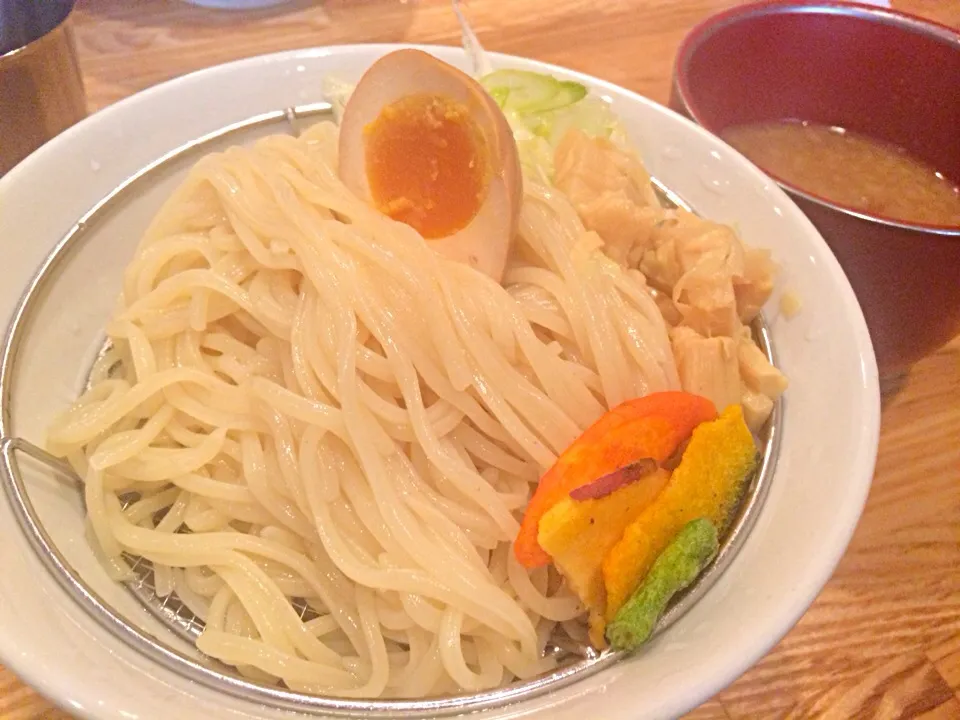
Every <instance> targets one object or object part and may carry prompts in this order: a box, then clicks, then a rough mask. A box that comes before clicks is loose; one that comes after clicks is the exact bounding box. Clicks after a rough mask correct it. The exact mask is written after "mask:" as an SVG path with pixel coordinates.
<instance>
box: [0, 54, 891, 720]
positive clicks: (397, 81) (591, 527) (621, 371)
mask: <svg viewBox="0 0 960 720" xmlns="http://www.w3.org/2000/svg"><path fill="white" fill-rule="evenodd" d="M468 50H469V52H464V51H463V50H460V49H455V48H442V47H423V48H409V47H406V48H400V47H395V46H351V47H340V48H323V49H317V50H304V51H295V52H290V53H282V54H278V55H271V56H266V57H263V58H255V59H251V60H248V61H241V62H238V63H232V64H230V65H225V66H221V67H217V68H212V69H210V70H207V71H203V72H201V73H197V74H194V75H190V76H186V77H184V78H180V79H178V80H175V81H172V82H169V83H166V84H164V85H161V86H158V87H156V88H154V89H151V90H149V91H147V92H145V93H141V94H139V95H137V96H135V97H133V98H130V99H128V100H126V101H124V102H121V103H118V104H117V105H116V106H114V107H112V108H110V109H108V110H106V111H104V112H101V113H99V114H98V115H96V116H93V117H92V118H90V119H89V120H87V121H85V122H83V123H81V124H79V125H78V126H77V127H76V128H74V129H73V130H71V131H68V132H67V133H65V134H64V135H63V136H62V137H60V138H58V139H57V140H56V141H54V142H52V143H50V144H49V145H47V146H46V147H44V148H43V149H41V150H40V151H38V152H37V153H36V154H34V155H33V156H32V157H30V158H28V160H27V161H25V162H24V163H23V164H22V165H21V166H19V167H18V168H16V169H15V170H14V171H12V172H11V173H10V174H9V175H8V176H6V177H5V178H4V179H3V180H2V182H0V202H2V207H3V213H2V214H0V232H2V234H3V236H4V237H5V238H8V241H7V243H6V244H5V245H4V248H3V249H2V252H3V254H4V263H3V266H4V268H5V270H4V272H5V273H6V282H5V283H4V288H3V298H2V303H3V312H4V316H5V318H6V321H7V325H8V331H7V335H6V342H5V346H4V355H3V364H2V368H0V385H2V388H0V392H2V398H3V409H2V428H0V431H2V440H0V450H2V454H3V468H2V470H3V478H2V481H3V484H4V493H3V494H2V496H0V497H2V501H0V516H2V522H3V527H5V528H6V535H5V541H6V542H5V543H4V545H3V548H2V550H0V552H2V556H3V559H2V565H3V567H4V570H5V572H4V574H3V577H2V578H0V659H2V661H3V662H4V663H5V664H8V665H9V666H10V667H11V668H13V669H14V670H15V671H16V672H18V673H20V674H21V675H22V676H23V678H24V679H25V680H26V681H28V682H30V683H31V684H33V685H34V686H36V687H37V688H38V689H39V690H40V691H41V692H44V693H45V694H47V695H48V696H50V697H51V698H53V699H54V700H56V701H57V702H58V703H60V704H61V705H63V706H64V707H67V708H72V710H73V711H75V712H77V713H79V714H81V715H84V716H89V717H97V718H121V717H130V715H131V713H133V714H135V715H138V716H143V717H170V716H174V715H175V716H177V717H184V718H194V717H196V718H199V717H235V718H236V717H261V718H262V717H291V714H293V715H296V716H300V715H302V716H305V717H306V716H313V717H367V718H370V717H383V718H386V717H391V718H392V717H439V716H449V715H455V714H460V713H465V712H472V713H475V714H476V715H477V716H478V717H490V718H507V717H520V716H528V715H530V714H531V713H533V714H538V713H539V714H542V715H543V716H544V717H552V718H565V717H571V718H572V717H575V716H584V715H585V716H587V717H598V716H604V717H610V718H616V717H668V716H675V715H677V714H680V713H682V712H684V711H685V710H687V709H689V708H691V707H693V706H695V705H696V704H698V703H699V702H701V701H702V700H704V699H706V698H707V697H709V696H710V695H711V694H712V693H714V692H716V691H717V690H718V689H719V688H721V687H722V686H724V685H725V684H727V683H729V682H731V681H732V680H733V679H734V678H735V677H736V676H737V675H738V674H739V673H741V672H742V671H743V670H745V669H746V668H747V667H748V666H749V665H750V664H751V663H752V662H754V661H755V660H756V659H757V658H758V657H759V656H760V655H761V654H762V653H763V652H765V651H766V650H767V649H769V648H770V647H771V646H772V645H773V644H774V643H775V642H776V641H777V640H778V639H779V638H780V637H781V636H782V635H783V634H784V633H786V632H787V630H788V629H789V628H790V627H791V625H792V624H793V623H794V622H795V621H796V619H797V618H798V617H799V616H800V615H801V614H802V612H803V611H804V610H805V609H806V607H807V606H808V605H809V604H810V603H811V602H812V601H813V598H814V597H815V596H816V594H817V593H818V592H819V590H820V588H821V587H822V586H823V584H824V583H825V582H826V580H827V578H828V577H829V575H830V573H831V572H832V570H833V567H834V566H835V564H836V562H837V561H838V559H839V557H840V555H841V554H842V552H843V550H844V548H845V546H846V543H847V541H848V539H849V537H850V535H851V533H852V531H853V528H854V526H855V524H856V521H857V518H858V517H859V513H860V511H861V509H862V506H863V502H864V499H865V497H866V492H867V489H868V487H869V482H870V478H871V476H872V469H873V462H874V459H875V453H876V442H877V432H878V422H879V400H878V391H877V378H876V365H875V361H874V357H873V353H872V349H871V346H870V341H869V336H868V334H867V331H866V328H865V326H864V322H863V318H862V315H861V313H860V310H859V307H858V306H857V303H856V300H855V299H854V296H853V294H852V291H851V290H850V287H849V285H848V284H847V282H846V280H845V278H844V276H843V273H842V272H841V271H840V269H839V267H838V265H837V263H836V261H835V259H834V257H833V256H832V255H831V253H830V252H829V250H828V249H827V248H826V246H825V245H824V243H823V241H822V239H821V238H820V237H819V235H818V234H817V233H816V231H815V230H814V229H813V227H812V226H811V225H810V223H809V222H808V221H807V220H806V219H805V218H804V217H803V215H802V214H801V213H800V212H799V211H798V210H797V208H796V207H795V206H794V205H793V204H792V203H791V201H790V200H789V199H788V198H787V197H786V196H785V195H784V194H783V192H782V191H781V190H780V189H778V187H777V186H776V184H775V183H773V182H771V181H770V180H769V179H767V178H766V177H764V176H763V175H762V174H761V173H759V171H757V170H756V169H755V168H754V167H753V166H752V165H750V164H749V163H748V162H747V161H745V160H743V159H742V158H741V157H740V156H739V155H737V154H736V153H735V152H734V151H732V150H730V149H729V148H728V147H726V146H725V145H723V144H722V143H721V142H720V141H719V140H717V139H716V138H714V137H712V136H711V135H709V134H708V133H706V132H704V131H702V130H700V129H698V128H697V127H696V126H695V125H693V124H692V123H689V122H688V121H686V120H684V119H682V118H680V117H679V116H677V115H675V114H673V113H671V112H670V111H669V110H666V109H664V108H662V107H659V106H657V105H656V104H654V103H652V102H650V101H647V100H645V99H643V98H641V97H639V96H637V95H635V94H633V93H630V92H629V91H626V90H623V89H621V88H618V87H615V86H612V85H610V84H608V83H604V82H603V81H600V80H597V79H594V78H589V77H585V76H582V75H578V74H576V73H572V72H570V71H566V70H563V69H561V68H556V67H551V66H546V65H543V64H540V63H535V62H532V61H527V60H522V59H519V58H511V57H505V56H496V55H486V54H484V53H483V52H482V51H481V50H479V48H476V47H469V48H468ZM251 87H255V88H260V89H259V90H258V91H257V92H256V93H251V92H250V91H249V88H251ZM201 99H202V100H201ZM41 188H42V190H41ZM52 197H53V198H56V199H57V201H56V203H54V204H53V205H51V203H50V198H52ZM784 297H787V298H788V299H789V301H788V302H786V303H785V304H784V303H783V302H782V299H783V298H784ZM797 297H799V298H801V299H802V310H801V311H800V312H799V313H796V312H793V311H795V310H796V305H797V301H796V298H797ZM783 307H789V309H790V310H791V312H785V311H784V310H783V309H782V308H783ZM788 315H790V316H791V317H788ZM538 716H539V715H538Z"/></svg>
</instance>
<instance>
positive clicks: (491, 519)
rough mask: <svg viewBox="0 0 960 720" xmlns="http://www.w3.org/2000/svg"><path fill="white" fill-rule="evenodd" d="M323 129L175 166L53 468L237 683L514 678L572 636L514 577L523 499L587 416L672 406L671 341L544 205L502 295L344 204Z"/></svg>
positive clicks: (53, 436)
mask: <svg viewBox="0 0 960 720" xmlns="http://www.w3.org/2000/svg"><path fill="white" fill-rule="evenodd" d="M336 132H337V131H336V128H335V127H334V126H332V125H329V124H320V125H317V126H315V127H313V128H311V129H310V130H308V131H307V132H305V133H303V135H302V136H301V137H300V138H298V139H295V138H291V137H286V136H283V137H270V138H266V139H264V140H261V141H259V142H258V143H257V144H256V145H254V146H253V147H248V148H233V149H230V150H228V151H226V152H224V153H221V154H217V155H212V156H209V157H207V158H204V159H203V160H201V161H200V162H199V163H197V165H196V166H195V168H194V169H193V171H192V172H191V174H190V175H189V177H188V178H187V179H186V180H185V181H184V183H183V184H182V185H181V187H180V188H179V189H178V190H177V191H176V192H175V193H174V194H173V195H172V196H171V197H170V199H169V200H168V201H167V203H166V204H165V206H164V207H163V209H162V210H161V212H160V213H159V214H158V215H157V217H156V218H155V220H154V222H153V223H152V224H151V226H150V228H149V229H148V230H147V232H146V234H145V236H144V237H143V239H142V241H141V243H140V245H139V247H138V249H137V253H136V255H135V257H134V258H133V260H132V261H131V262H130V264H129V266H128V267H127V270H126V271H125V274H124V282H123V292H122V296H121V298H120V301H119V303H118V306H117V310H116V312H115V314H114V317H113V318H112V319H111V321H110V322H109V323H108V325H107V331H108V335H109V336H110V338H111V340H112V341H113V345H114V347H113V349H112V350H111V351H110V353H108V354H107V355H106V356H105V357H104V358H102V359H101V361H100V362H99V363H98V365H97V367H96V368H95V370H94V373H93V374H92V376H91V377H92V381H93V385H92V387H91V389H90V390H89V391H88V392H86V393H85V394H84V395H83V396H82V397H81V398H80V399H79V400H78V401H77V402H76V403H75V404H74V405H73V406H72V407H71V408H70V409H68V410H67V411H66V412H65V413H63V414H62V415H61V416H60V417H58V418H57V419H56V420H55V421H54V423H53V424H52V426H51V428H50V433H49V443H48V445H49V447H50V449H51V450H52V451H53V452H56V453H58V454H60V455H62V456H65V457H68V458H69V459H70V461H71V462H72V463H73V464H74V466H75V467H76V469H77V470H78V472H81V473H82V474H83V476H84V478H85V482H86V486H85V499H86V504H87V512H88V521H89V525H90V528H91V530H92V532H91V535H92V537H93V538H94V539H95V543H96V545H97V552H98V554H100V555H102V556H103V558H104V562H105V563H106V564H107V565H108V566H109V567H110V569H111V572H112V573H113V574H114V575H115V576H122V575H123V573H125V572H127V571H126V569H125V565H124V563H123V560H122V555H123V553H129V554H131V555H135V556H141V557H143V558H145V559H146V560H149V561H151V562H152V563H153V565H154V567H155V569H156V572H157V579H158V591H159V592H161V593H171V592H173V593H176V594H177V595H178V596H179V598H180V600H181V601H182V602H184V603H185V604H186V605H187V606H188V607H189V608H190V609H191V610H192V611H193V612H194V613H196V614H197V615H198V616H199V617H200V618H201V619H203V620H205V622H206V629H205V631H204V632H203V634H202V635H201V637H200V640H199V641H198V643H197V644H198V647H199V648H200V649H201V650H202V651H203V652H205V653H207V654H208V655H210V656H212V657H214V658H217V659H219V660H221V661H223V662H226V663H229V664H232V665H234V666H236V667H237V668H238V669H239V671H240V672H241V673H243V674H244V675H245V676H247V677H251V678H254V679H258V680H268V681H274V682H283V683H284V684H286V685H287V686H288V687H290V688H294V689H297V690H302V691H305V692H317V693H324V694H331V695H340V696H344V697H375V696H380V695H384V694H386V695H392V696H399V697H422V696H424V695H427V694H431V693H436V692H442V691H453V690H457V689H459V690H480V689H484V688H490V687H494V686H497V685H499V684H501V683H502V682H505V681H507V680H509V679H512V678H516V677H531V676H533V675H535V674H537V673H539V672H543V671H544V670H546V669H548V668H550V667H551V666H552V661H551V660H550V659H547V658H544V657H543V656H542V655H541V651H542V648H543V644H544V642H545V641H546V637H547V635H548V634H549V633H550V631H551V630H552V628H553V627H554V626H555V625H556V624H558V623H564V624H567V625H569V624H570V623H571V622H573V621H574V620H575V619H576V618H578V617H580V615H581V608H580V607H579V605H578V604H577V602H576V600H575V599H574V598H573V597H572V596H571V595H570V594H569V593H568V592H567V591H566V590H565V589H563V588H562V587H561V588H560V590H558V591H556V592H548V591H547V582H546V575H545V574H543V573H539V574H536V573H535V574H534V575H528V574H527V572H526V571H525V570H523V569H522V568H521V567H520V566H519V565H518V564H517V563H516V561H515V560H514V559H513V557H512V553H511V551H510V547H511V542H512V540H513V538H514V537H515V535H516V533H517V530H518V527H519V518H520V513H521V512H522V508H523V506H524V505H525V503H526V501H527V498H528V497H529V494H530V491H531V483H533V482H535V481H536V479H537V478H538V477H539V475H540V474H541V473H542V472H543V471H544V469H545V468H546V467H548V466H549V465H550V464H552V463H553V461H554V460H555V458H556V456H557V454H558V453H559V452H560V451H562V450H563V448H565V447H566V446H567V445H568V444H569V443H570V441H571V440H572V439H573V438H574V437H576V435H577V434H579V433H580V432H581V431H582V430H583V429H584V428H585V427H587V426H588V425H589V424H590V423H591V422H593V421H594V420H595V419H596V418H597V417H598V416H599V415H600V414H601V413H602V412H603V411H604V410H606V409H607V408H609V407H611V406H612V405H615V404H616V403H618V402H620V401H621V400H624V399H626V398H628V397H631V396H633V395H637V394H641V393H644V392H649V391H653V390H661V389H672V388H676V387H677V385H678V383H677V374H676V368H675V367H674V364H673V355H672V353H671V350H670V346H669V340H668V337H667V328H666V325H665V323H664V322H663V319H662V317H661V316H660V315H659V312H658V311H657V309H656V306H655V305H654V304H653V302H652V300H650V299H649V296H648V295H647V293H646V291H645V288H644V286H643V283H642V278H640V279H638V278H636V277H634V276H633V275H631V274H628V273H626V272H622V271H621V270H620V269H619V268H618V267H616V266H614V265H613V264H612V263H611V262H610V261H609V260H608V259H607V258H606V257H605V256H604V255H603V254H602V252H601V251H600V250H599V249H598V247H597V244H596V242H595V241H594V240H592V239H591V236H590V235H589V234H585V232H584V229H583V226H582V225H581V223H580V221H579V219H578V218H577V216H576V213H575V212H574V211H573V209H572V207H571V206H570V204H569V202H567V200H566V199H565V198H564V197H563V196H562V195H560V194H557V193H555V192H553V191H549V190H547V189H545V188H541V187H538V186H536V185H534V184H530V185H528V187H527V196H526V199H525V201H524V204H523V208H522V213H521V223H520V236H519V237H518V238H517V240H516V242H517V243H518V252H517V253H516V254H515V258H514V260H512V261H511V264H510V266H509V268H508V272H507V284H508V285H510V286H511V287H509V288H505V287H502V286H500V285H498V284H497V283H495V282H493V281H492V280H490V279H489V278H487V277H486V276H483V275H480V274H478V273H476V272H474V271H473V270H471V269H469V268H467V267H465V266H462V265H458V264H455V263H452V262H449V261H447V260H445V259H443V258H441V257H440V256H439V255H437V254H436V253H434V252H433V251H432V249H431V248H430V247H429V245H428V243H427V242H426V241H424V240H423V239H422V238H421V237H420V236H419V235H418V234H417V233H416V232H415V231H414V230H412V229H411V228H409V227H407V226H405V225H400V224H398V223H394V222H392V221H390V220H388V219H386V218H384V217H383V216H381V215H380V214H379V213H377V212H375V211H373V210H372V209H371V208H370V207H368V206H367V205H366V204H364V203H363V202H361V201H360V200H359V199H358V198H356V197H355V196H353V195H352V194H351V193H350V192H348V191H347V190H346V189H345V188H344V187H343V185H342V184H341V183H340V181H339V180H338V178H337V173H336V165H337V161H336V144H337V136H336ZM521 258H524V259H522V260H521ZM530 258H534V260H530ZM130 498H134V499H135V501H134V502H133V504H131V505H129V506H128V507H127V508H126V510H124V509H122V506H123V504H124V502H125V501H128V500H130ZM183 530H189V531H190V532H189V533H185V532H182V531H183ZM294 601H296V602H307V603H309V605H310V607H312V608H314V609H315V610H317V612H318V613H319V617H315V618H314V619H308V620H307V621H303V620H302V619H301V618H300V616H299V613H298V612H297V611H296V610H295V609H294V606H293V603H294Z"/></svg>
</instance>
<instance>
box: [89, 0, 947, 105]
mask: <svg viewBox="0 0 960 720" xmlns="http://www.w3.org/2000/svg"><path fill="white" fill-rule="evenodd" d="M194 1H195V2H200V3H217V4H227V3H231V2H239V3H243V2H248V3H249V2H261V3H262V2H264V0H194ZM273 1H274V2H276V0H273ZM505 4H509V5H510V13H509V17H510V18H511V22H509V23H505V22H504V17H505V16H507V15H508V14H507V13H504V12H503V7H504V5H505ZM643 4H644V5H645V6H647V11H646V12H644V13H643V14H642V16H641V15H638V13H637V3H635V2H628V1H627V0H553V1H552V2H544V1H543V0H469V1H468V2H465V3H464V10H465V12H466V13H467V15H468V16H469V19H470V22H471V24H472V25H473V28H474V30H475V31H476V33H477V35H478V37H479V38H480V40H481V42H482V43H483V44H484V45H485V46H486V47H488V48H489V49H491V50H497V51H499V52H506V53H513V54H517V55H527V56H529V55H530V54H531V51H530V48H531V41H533V40H535V43H534V46H535V47H536V52H535V59H537V60H543V61H546V62H551V63H557V64H560V65H564V66H566V67H569V68H573V69H575V70H580V71H583V72H587V73H590V74H592V75H597V76H599V77H602V78H604V79H605V80H609V81H611V82H614V83H617V84H619V85H623V86H625V87H627V88H630V89H631V90H635V91H637V92H639V93H641V94H643V95H647V96H648V97H651V98H653V99H654V100H657V101H658V102H661V103H666V101H667V98H668V96H669V78H670V66H671V63H672V59H673V52H660V53H656V54H653V55H645V54H644V53H643V52H642V51H641V50H640V49H639V48H638V47H637V42H638V41H637V36H638V34H640V31H641V29H642V35H643V38H644V42H655V43H656V44H657V45H658V46H660V47H663V46H668V45H669V46H670V47H671V48H676V47H677V46H679V44H680V41H681V40H682V38H683V35H684V34H685V33H686V31H687V30H688V29H689V28H690V27H691V26H692V25H694V24H696V23H697V22H698V21H700V20H702V19H703V18H704V17H706V16H707V15H708V14H710V13H712V12H716V11H719V10H722V9H724V8H726V7H730V6H731V5H736V4H739V3H738V2H731V1H730V0H694V1H693V2H682V3H676V2H673V1H672V0H650V2H645V3H643ZM890 4H891V5H892V6H893V7H895V8H897V9H899V10H904V11H907V12H914V13H917V14H921V15H925V16H927V17H930V18H932V19H934V20H939V21H940V22H943V23H945V24H949V25H954V26H955V25H957V24H960V0H952V1H951V2H946V3H944V2H941V1H940V0H892V2H891V3H890ZM74 15H75V18H74V29H75V35H76V40H77V48H78V52H79V57H80V67H81V70H82V71H83V74H84V78H85V82H86V90H87V100H88V106H89V109H90V111H91V112H93V111H95V110H98V109H100V108H101V107H103V106H105V105H108V104H110V103H112V102H115V101H117V100H119V99H121V98H123V97H126V96H127V95H130V94H131V93H134V92H136V91H138V90H142V89H143V88H145V87H149V86H150V85H154V84H156V83H158V82H161V81H163V80H167V79H169V78H172V77H176V76H178V75H182V74H184V73H187V72H191V71H193V70H199V69H201V68H204V67H208V66H210V65H216V64H218V63H222V62H227V61H230V60H236V59H239V58H244V57H249V56H251V55H259V54H262V53H268V52H274V51H277V50H290V49H293V48H303V47H314V46H317V45H330V44H343V43H355V42H404V41H406V42H423V43H439V44H452V45H459V44H460V30H459V27H458V26H457V23H456V18H455V17H454V15H453V13H452V12H450V0H326V1H323V0H286V1H285V2H281V3H280V4H277V5H274V6H273V7H268V8H265V9H261V10H224V9H212V8H205V7H198V6H196V5H194V4H191V3H188V2H185V0H137V1H136V2H130V1H129V0H79V2H78V3H77V7H76V10H75V12H74ZM611 28H615V31H614V32H611ZM224 32H229V40H226V39H225V38H224V36H223V33H224ZM598 34H599V35H602V36H603V42H602V43H597V42H596V39H597V35H598ZM588 38H589V39H590V40H591V47H590V52H589V53H588V54H582V53H579V52H578V47H579V46H581V45H582V44H583V43H584V42H585V40H586V39H588ZM131 63H134V64H135V65H136V67H137V72H136V73H131V72H130V71H129V67H130V64H131ZM638 63H642V65H641V66H638Z"/></svg>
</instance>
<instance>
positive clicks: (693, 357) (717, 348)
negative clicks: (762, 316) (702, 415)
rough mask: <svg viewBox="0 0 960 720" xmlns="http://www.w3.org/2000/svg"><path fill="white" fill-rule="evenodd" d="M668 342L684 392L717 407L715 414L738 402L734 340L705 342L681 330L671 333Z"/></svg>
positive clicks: (686, 328)
mask: <svg viewBox="0 0 960 720" xmlns="http://www.w3.org/2000/svg"><path fill="white" fill-rule="evenodd" d="M670 342H671V344H672V346H673V354H674V357H675V358H676V360H677V372H678V373H679V375H680V386H681V387H682V388H683V389H684V390H686V391H687V392H691V393H694V394H696V395H702V396H703V397H705V398H709V399H710V400H712V401H713V404H714V405H716V406H717V412H723V411H724V410H725V409H726V408H727V407H729V406H730V405H736V404H737V403H739V402H740V395H741V392H740V368H739V363H738V359H737V341H736V340H734V339H733V338H729V337H712V338H705V337H703V336H701V335H699V334H697V333H696V332H695V331H694V330H691V329H690V328H688V327H683V326H680V327H676V328H674V329H673V330H671V331H670Z"/></svg>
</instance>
